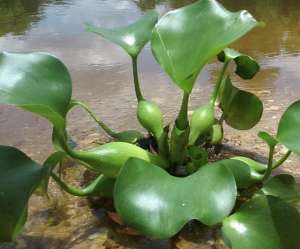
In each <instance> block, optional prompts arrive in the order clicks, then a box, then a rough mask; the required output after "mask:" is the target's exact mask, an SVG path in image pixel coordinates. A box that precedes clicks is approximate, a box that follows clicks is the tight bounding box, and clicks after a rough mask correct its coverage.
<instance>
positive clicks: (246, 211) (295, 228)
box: [222, 196, 300, 249]
mask: <svg viewBox="0 0 300 249" xmlns="http://www.w3.org/2000/svg"><path fill="white" fill-rule="evenodd" d="M299 231H300V214H299V212H298V211H297V210H296V209H295V208H294V207H292V206H290V205H289V204H287V203H286V202H284V201H282V200H281V199H279V198H276V197H273V196H259V197H254V198H253V199H251V200H250V201H248V202H246V203H245V204H244V205H242V207H241V208H240V209H239V210H238V211H237V212H236V213H234V214H233V215H231V216H230V217H228V218H226V219H225V220H224V222H223V227H222V232H223V235H224V237H225V241H226V242H227V243H228V245H229V246H230V247H231V248H232V249H254V248H259V249H299V243H300V238H299Z"/></svg>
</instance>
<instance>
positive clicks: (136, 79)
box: [131, 56, 144, 102]
mask: <svg viewBox="0 0 300 249" xmlns="http://www.w3.org/2000/svg"><path fill="white" fill-rule="evenodd" d="M131 61H132V71H133V81H134V90H135V95H136V98H137V100H138V102H139V101H142V100H144V97H143V94H142V92H141V88H140V83H139V76H138V70H137V56H132V57H131Z"/></svg>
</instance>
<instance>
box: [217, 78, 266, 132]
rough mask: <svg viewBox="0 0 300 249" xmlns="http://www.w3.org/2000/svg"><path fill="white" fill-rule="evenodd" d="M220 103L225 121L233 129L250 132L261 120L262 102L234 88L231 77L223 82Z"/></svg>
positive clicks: (248, 93) (252, 95)
mask: <svg viewBox="0 0 300 249" xmlns="http://www.w3.org/2000/svg"><path fill="white" fill-rule="evenodd" d="M219 101H220V106H221V109H222V111H223V115H224V117H225V121H226V123H227V124H228V125H230V126H231V127H232V128H235V129H238V130H248V129H250V128H252V127H253V126H255V125H256V124H257V123H258V122H259V120H260V119H261V116H262V113H263V104H262V102H261V100H260V99H259V98H258V97H257V96H255V95H254V94H252V93H250V92H246V91H243V90H240V89H238V88H236V87H235V86H233V85H232V83H231V80H230V78H229V77H227V78H226V79H225V80H224V81H223V82H222V85H221V90H220V96H219Z"/></svg>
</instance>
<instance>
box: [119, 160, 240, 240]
mask: <svg viewBox="0 0 300 249" xmlns="http://www.w3.org/2000/svg"><path fill="white" fill-rule="evenodd" d="M212 179H213V180H212ZM236 194H237V192H236V185H235V181H234V178H233V176H232V174H231V172H230V171H229V170H228V169H227V168H226V167H224V165H223V164H222V163H221V162H220V163H219V162H217V163H212V164H208V165H207V166H203V167H201V168H200V169H199V170H198V171H197V172H196V173H194V174H192V175H190V176H188V177H181V178H179V177H174V176H171V175H169V174H168V173H167V172H166V171H164V170H163V169H161V168H159V167H157V166H155V165H153V164H150V163H147V162H145V161H143V160H140V159H136V158H131V159H129V160H128V161H127V162H126V164H125V166H124V167H123V168H122V170H121V171H120V174H119V176H118V178H117V181H116V185H115V191H114V201H115V207H116V209H117V211H118V213H119V214H120V215H121V217H122V219H123V220H124V221H125V222H126V224H128V225H129V226H131V227H133V228H135V229H137V230H139V231H142V232H143V233H144V234H145V235H147V236H150V237H154V238H169V237H171V236H173V235H174V234H176V233H177V232H178V231H179V230H180V229H181V228H182V227H183V226H184V224H186V223H187V222H188V221H189V220H191V219H197V220H200V221H201V222H202V223H204V224H206V225H213V224H216V223H218V222H221V221H222V220H223V219H224V218H225V217H226V216H227V215H228V214H229V213H230V212H231V210H232V208H233V206H234V204H235V200H236Z"/></svg>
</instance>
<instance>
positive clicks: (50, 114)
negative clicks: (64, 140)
mask: <svg viewBox="0 0 300 249" xmlns="http://www.w3.org/2000/svg"><path fill="white" fill-rule="evenodd" d="M0 72H1V73H0V103H2V104H11V105H16V106H19V107H21V108H23V109H25V110H28V111H31V112H34V113H37V114H39V115H41V116H43V117H45V118H47V119H48V120H50V121H51V122H52V123H53V124H54V125H56V126H60V127H61V126H64V118H65V115H66V113H67V111H68V105H69V103H70V100H71V95H72V86H71V77H70V74H69V72H68V70H67V68H66V67H65V65H64V64H63V63H62V62H61V61H59V60H58V59H57V58H55V57H54V56H51V55H49V54H45V53H7V52H2V53H0Z"/></svg>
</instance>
